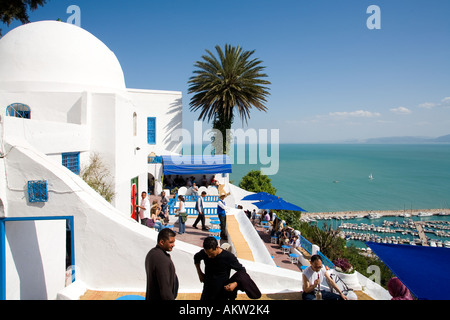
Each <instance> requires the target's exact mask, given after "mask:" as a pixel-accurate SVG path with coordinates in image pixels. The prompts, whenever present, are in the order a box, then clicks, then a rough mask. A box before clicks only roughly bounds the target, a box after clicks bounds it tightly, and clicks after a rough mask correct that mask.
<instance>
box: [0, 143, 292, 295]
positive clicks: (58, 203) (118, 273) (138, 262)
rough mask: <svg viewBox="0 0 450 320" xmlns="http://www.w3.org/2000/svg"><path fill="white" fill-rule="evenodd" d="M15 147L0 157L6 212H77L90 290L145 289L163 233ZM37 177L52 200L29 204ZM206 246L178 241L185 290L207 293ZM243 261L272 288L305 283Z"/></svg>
mask: <svg viewBox="0 0 450 320" xmlns="http://www.w3.org/2000/svg"><path fill="white" fill-rule="evenodd" d="M23 143H24V144H25V145H26V142H23ZM12 145H14V146H15V147H13V148H12V149H10V152H9V153H8V155H7V157H6V158H4V159H2V160H0V161H1V162H4V164H5V169H6V172H7V173H8V180H7V181H4V182H2V183H3V184H6V188H5V189H6V196H7V199H8V208H9V210H8V211H7V213H6V215H7V216H9V217H12V216H23V217H26V216H60V215H69V216H74V235H75V263H76V270H77V276H78V279H79V280H81V281H82V282H83V283H84V284H85V285H86V288H89V289H97V290H121V291H140V292H143V291H144V290H145V281H146V277H145V271H144V260H145V256H146V254H147V252H148V251H149V250H150V249H151V248H152V247H154V246H155V245H156V237H157V233H156V232H155V231H153V230H151V229H149V228H147V227H144V226H142V225H140V224H139V223H137V222H135V221H134V220H132V219H131V218H128V217H124V216H123V215H122V214H121V213H120V212H118V210H117V209H115V208H114V207H112V206H111V205H110V204H108V203H107V202H106V201H105V200H103V198H101V197H100V196H99V195H98V194H97V193H96V192H94V191H93V190H92V189H90V188H89V187H88V186H87V185H86V184H85V183H84V182H83V181H82V180H81V179H80V178H79V177H78V176H76V175H74V174H73V173H71V172H70V171H69V170H67V169H65V168H63V167H61V166H58V165H56V164H55V163H54V162H53V161H51V160H49V159H48V158H47V157H46V156H45V155H43V154H41V153H39V152H38V151H37V150H35V149H33V148H32V147H31V146H26V147H23V146H20V145H21V143H20V141H19V140H16V141H14V143H12V142H9V143H6V147H7V148H10V147H11V146H12ZM35 179H36V180H37V179H45V180H47V181H48V185H49V201H48V202H45V203H37V204H30V203H28V202H27V197H26V191H25V185H26V181H28V180H35ZM200 249H201V248H199V247H197V246H194V245H191V244H188V243H184V242H182V241H177V243H176V248H175V249H174V251H173V252H172V259H173V261H174V263H175V266H176V268H177V274H178V276H179V279H180V292H200V291H201V287H202V285H201V283H200V282H199V281H198V278H197V276H196V271H195V267H194V264H193V255H194V254H195V253H196V252H198V251H199V250H200ZM243 263H244V265H245V266H246V268H247V269H248V272H249V274H250V275H251V276H252V277H253V278H254V280H255V282H257V284H258V285H260V286H261V288H262V289H264V290H265V291H266V292H267V290H270V292H278V291H282V290H285V289H292V290H293V289H294V288H299V286H300V282H299V281H300V280H299V279H300V278H299V275H298V273H291V272H288V271H284V270H283V271H282V270H280V269H279V268H276V267H270V266H267V265H263V264H259V263H252V262H249V261H243ZM271 268H272V269H271ZM29 272H32V269H30V270H29ZM61 272H64V270H61ZM269 274H270V275H271V277H272V278H271V282H270V284H268V283H267V276H268V275H269Z"/></svg>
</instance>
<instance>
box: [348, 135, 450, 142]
mask: <svg viewBox="0 0 450 320" xmlns="http://www.w3.org/2000/svg"><path fill="white" fill-rule="evenodd" d="M346 143H368V144H422V143H450V134H448V135H445V136H440V137H437V138H430V137H411V136H406V137H383V138H371V139H365V140H353V141H346Z"/></svg>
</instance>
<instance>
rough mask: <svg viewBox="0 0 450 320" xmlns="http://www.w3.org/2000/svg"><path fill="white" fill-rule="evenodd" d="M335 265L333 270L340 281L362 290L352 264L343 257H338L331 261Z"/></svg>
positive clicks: (354, 288)
mask: <svg viewBox="0 0 450 320" xmlns="http://www.w3.org/2000/svg"><path fill="white" fill-rule="evenodd" d="M333 263H334V265H335V267H336V268H335V272H336V274H337V275H338V276H339V278H341V279H342V281H343V282H344V283H345V284H346V285H347V287H349V288H350V289H353V290H362V287H361V284H360V283H359V280H358V275H357V274H356V272H355V269H354V268H353V266H352V265H351V264H350V262H348V260H347V259H345V258H338V259H336V260H334V261H333Z"/></svg>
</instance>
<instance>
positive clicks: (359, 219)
mask: <svg viewBox="0 0 450 320" xmlns="http://www.w3.org/2000/svg"><path fill="white" fill-rule="evenodd" d="M302 220H303V221H305V222H308V223H311V224H317V226H318V227H319V228H322V227H323V226H324V225H325V224H327V225H331V226H332V228H333V229H338V230H339V231H340V236H341V237H342V238H343V239H345V240H346V241H347V246H350V245H353V246H355V247H357V248H359V249H362V250H366V249H367V246H366V245H365V242H367V241H373V242H377V243H392V244H407V245H421V246H431V247H445V248H450V215H449V213H448V212H447V211H439V210H435V211H434V212H433V211H425V210H421V211H416V212H411V213H405V212H403V213H396V214H395V213H394V212H390V213H381V212H379V213H374V212H367V213H362V212H359V213H346V214H344V213H339V214H308V215H304V216H303V217H302Z"/></svg>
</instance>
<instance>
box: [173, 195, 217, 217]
mask: <svg viewBox="0 0 450 320" xmlns="http://www.w3.org/2000/svg"><path fill="white" fill-rule="evenodd" d="M198 197H199V196H183V198H184V201H185V202H196V201H197V199H198ZM218 201H219V196H205V197H204V198H203V202H209V203H211V202H215V203H217V202H218ZM177 208H178V205H177V198H172V199H170V200H169V214H171V215H174V214H175V209H177ZM204 210H205V215H215V214H217V207H214V208H208V207H206V208H204ZM186 213H187V214H188V215H190V214H191V215H196V214H198V212H197V210H195V208H193V207H186Z"/></svg>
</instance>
